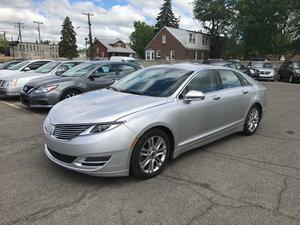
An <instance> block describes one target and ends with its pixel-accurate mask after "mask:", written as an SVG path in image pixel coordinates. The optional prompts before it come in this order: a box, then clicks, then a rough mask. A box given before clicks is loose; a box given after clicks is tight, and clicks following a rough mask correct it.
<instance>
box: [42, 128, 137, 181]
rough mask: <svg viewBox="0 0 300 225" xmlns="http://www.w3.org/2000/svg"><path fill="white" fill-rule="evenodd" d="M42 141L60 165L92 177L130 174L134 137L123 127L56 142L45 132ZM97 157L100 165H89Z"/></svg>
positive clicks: (49, 155) (52, 158)
mask: <svg viewBox="0 0 300 225" xmlns="http://www.w3.org/2000/svg"><path fill="white" fill-rule="evenodd" d="M44 138H45V153H46V155H47V157H48V158H49V159H50V160H51V161H52V162H54V163H56V164H57V165H59V166H62V167H64V168H67V169H70V170H73V171H77V172H80V173H84V174H88V175H92V176H108V177H112V176H127V175H128V174H129V165H130V157H131V151H132V145H133V143H134V140H135V138H136V135H135V134H134V133H132V131H130V130H129V129H128V128H127V127H126V126H125V125H123V124H122V125H120V126H118V127H116V128H114V129H112V130H108V131H104V132H101V133H99V134H95V135H87V136H77V137H75V138H73V139H72V140H70V141H66V140H60V139H57V138H55V137H54V136H53V135H49V134H47V133H46V132H45V131H44ZM51 152H52V153H51ZM53 152H54V154H53ZM70 157H71V158H70ZM99 158H101V159H103V158H104V159H106V160H101V165H99V164H98V165H95V164H93V165H88V164H89V162H90V159H92V160H93V159H95V160H94V161H97V160H98V159H99ZM98 161H99V160H98Z"/></svg>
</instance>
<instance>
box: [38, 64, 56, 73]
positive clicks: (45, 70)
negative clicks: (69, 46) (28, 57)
mask: <svg viewBox="0 0 300 225" xmlns="http://www.w3.org/2000/svg"><path fill="white" fill-rule="evenodd" d="M60 64H61V63H60V62H50V63H47V64H46V65H44V66H42V67H40V68H39V69H37V70H36V71H35V72H36V73H49V72H51V71H52V70H54V69H55V68H56V67H57V66H58V65H60Z"/></svg>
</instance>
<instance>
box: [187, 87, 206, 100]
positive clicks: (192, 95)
mask: <svg viewBox="0 0 300 225" xmlns="http://www.w3.org/2000/svg"><path fill="white" fill-rule="evenodd" d="M204 99H205V95H204V93H203V92H201V91H195V90H191V91H189V92H188V93H187V94H186V95H185V97H184V102H186V103H190V102H191V101H202V100H204Z"/></svg>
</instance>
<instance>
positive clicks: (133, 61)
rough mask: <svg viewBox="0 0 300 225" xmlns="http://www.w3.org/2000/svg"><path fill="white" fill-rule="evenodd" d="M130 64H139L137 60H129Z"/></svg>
mask: <svg viewBox="0 0 300 225" xmlns="http://www.w3.org/2000/svg"><path fill="white" fill-rule="evenodd" d="M127 62H129V63H133V64H138V63H137V62H136V61H135V60H127Z"/></svg>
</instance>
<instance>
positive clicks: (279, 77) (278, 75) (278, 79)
mask: <svg viewBox="0 0 300 225" xmlns="http://www.w3.org/2000/svg"><path fill="white" fill-rule="evenodd" d="M280 80H281V75H280V73H279V72H278V74H277V81H280Z"/></svg>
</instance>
